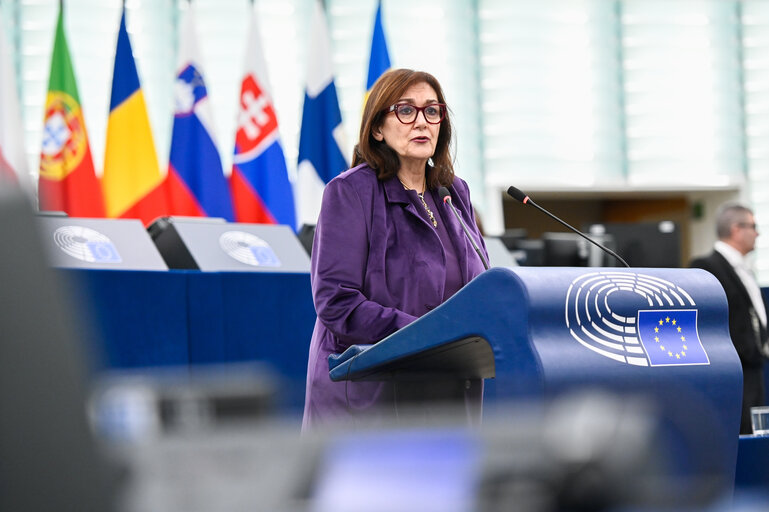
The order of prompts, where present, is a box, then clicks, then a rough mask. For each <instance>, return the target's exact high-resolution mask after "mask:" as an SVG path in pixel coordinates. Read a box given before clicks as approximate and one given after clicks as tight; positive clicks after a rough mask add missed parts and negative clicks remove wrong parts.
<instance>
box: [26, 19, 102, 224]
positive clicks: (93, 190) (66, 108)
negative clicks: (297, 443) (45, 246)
mask: <svg viewBox="0 0 769 512" xmlns="http://www.w3.org/2000/svg"><path fill="white" fill-rule="evenodd" d="M38 185H39V187H38V195H39V198H40V210H49V211H50V210H54V211H63V212H67V213H68V214H69V215H70V216H71V217H103V216H104V201H103V199H102V191H101V186H100V184H99V180H98V178H97V177H96V174H95V173H94V169H93V160H92V159H91V148H90V147H89V145H88V133H87V132H86V129H85V119H84V118H83V111H82V109H81V108H80V97H79V95H78V93H77V84H76V83H75V74H74V72H73V71H72V60H71V59H70V56H69V49H68V48H67V39H66V37H65V36H64V15H63V12H62V8H61V7H60V8H59V20H58V23H57V25H56V37H55V38H54V44H53V56H52V57H51V77H50V79H49V80H48V97H47V99H46V102H45V121H44V125H43V149H42V152H41V153H40V181H39V184H38Z"/></svg>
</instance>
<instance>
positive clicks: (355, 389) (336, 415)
mask: <svg viewBox="0 0 769 512" xmlns="http://www.w3.org/2000/svg"><path fill="white" fill-rule="evenodd" d="M449 191H450V192H451V197H452V201H453V203H454V205H455V206H456V207H457V209H458V210H459V212H460V214H461V215H462V218H463V220H464V221H465V224H467V226H468V229H470V231H471V233H472V235H473V237H474V238H475V240H476V243H478V245H479V246H480V247H481V248H482V249H483V250H484V252H485V248H486V246H485V244H484V243H483V239H482V237H481V236H480V234H479V232H478V230H477V228H476V224H475V216H474V213H473V209H472V206H471V204H470V193H469V190H468V188H467V184H466V183H465V182H464V181H462V180H461V179H459V178H455V179H454V184H453V185H452V186H451V187H449ZM428 193H429V194H433V198H434V200H435V203H436V204H437V206H438V207H439V208H443V207H444V205H443V204H442V202H441V200H440V198H439V197H438V194H437V192H436V191H432V190H431V191H429V192H428ZM435 213H436V216H437V215H438V212H435ZM439 218H440V217H439ZM442 220H443V221H444V222H445V223H446V228H447V231H448V233H449V236H450V237H451V238H452V242H453V243H454V245H455V246H456V247H458V248H461V249H460V250H459V251H458V252H459V254H457V257H458V260H459V264H460V269H461V271H462V278H463V282H464V283H465V284H466V283H468V282H469V281H470V280H471V279H472V278H473V277H475V276H476V275H478V274H480V273H481V272H483V263H482V262H481V261H480V259H479V258H478V255H477V254H476V253H475V250H474V249H473V247H472V245H471V244H470V242H469V241H468V240H467V238H466V237H465V234H464V233H463V231H462V226H461V225H460V223H459V221H458V220H457V219H456V218H455V217H454V216H453V214H449V215H446V214H444V215H442ZM445 265H446V256H445V253H444V249H443V244H442V243H441V241H440V238H439V237H438V234H437V233H436V231H435V229H434V228H433V226H432V225H431V224H429V223H428V222H427V221H426V220H425V219H424V218H423V217H422V216H421V215H420V212H419V211H417V209H416V206H415V205H414V204H412V202H411V201H410V200H409V196H408V195H407V192H406V190H404V188H403V186H402V185H401V183H400V182H399V181H398V179H397V178H395V177H393V178H392V179H389V180H386V181H379V180H377V178H376V173H375V172H374V170H373V169H371V168H370V167H369V166H367V165H365V164H364V165H359V166H357V167H354V168H352V169H350V170H348V171H346V172H344V173H342V174H340V175H339V176H337V177H336V178H334V179H333V180H332V181H331V182H330V183H329V184H328V185H326V188H325V191H324V193H323V202H322V206H321V211H320V217H319V218H318V224H317V227H316V231H315V240H314V242H313V249H312V268H311V275H310V279H311V282H312V293H313V300H314V302H315V311H316V312H317V314H318V318H317V320H316V322H315V330H314V331H313V335H312V341H311V343H310V356H309V364H308V368H307V390H306V395H305V405H304V420H303V428H308V427H311V426H316V425H319V424H322V423H323V422H328V421H339V420H343V419H345V418H349V417H350V416H351V415H352V414H354V412H355V411H359V410H364V409H368V408H370V407H371V406H373V405H375V404H376V403H377V402H378V401H381V400H384V399H386V396H387V393H388V390H389V385H388V384H386V383H380V382H332V381H331V379H330V378H329V375H328V372H329V370H328V356H329V355H330V354H333V353H340V352H343V351H344V350H345V349H346V348H347V347H349V346H350V345H355V344H371V343H376V342H377V341H379V340H381V339H382V338H385V337H386V336H388V335H390V334H392V333H394V332H395V331H397V330H398V329H400V328H401V327H404V326H406V325H408V324H409V323H411V322H413V321H414V320H416V319H417V318H419V317H420V316H422V315H424V314H425V313H427V312H428V311H430V310H431V309H433V308H435V307H437V306H438V305H439V304H440V303H441V301H442V298H443V291H444V290H443V289H444V283H445V278H446V269H445Z"/></svg>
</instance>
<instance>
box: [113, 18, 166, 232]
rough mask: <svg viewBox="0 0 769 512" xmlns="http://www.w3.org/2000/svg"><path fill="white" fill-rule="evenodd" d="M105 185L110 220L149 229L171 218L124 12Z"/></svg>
mask: <svg viewBox="0 0 769 512" xmlns="http://www.w3.org/2000/svg"><path fill="white" fill-rule="evenodd" d="M101 182H102V189H103V191H104V205H105V208H106V211H107V217H122V218H132V219H141V221H142V222H143V223H144V224H145V225H149V224H150V223H151V222H152V221H153V220H154V219H156V218H157V217H160V216H162V215H167V214H168V200H167V197H166V194H165V190H164V189H163V187H162V183H163V175H162V174H161V173H160V165H159V164H158V157H157V153H156V152H155V143H154V142H153V141H152V130H151V129H150V122H149V118H148V117H147V107H146V106H145V103H144V94H143V93H142V89H141V85H140V84H139V75H138V73H137V72H136V63H135V62H134V57H133V52H132V51H131V41H130V39H129V38H128V31H127V30H126V20H125V9H123V15H122V17H121V18H120V30H119V31H118V37H117V49H116V50H115V67H114V71H113V73H112V98H111V100H110V107H109V119H108V121H107V143H106V151H105V154H104V173H103V175H102V179H101Z"/></svg>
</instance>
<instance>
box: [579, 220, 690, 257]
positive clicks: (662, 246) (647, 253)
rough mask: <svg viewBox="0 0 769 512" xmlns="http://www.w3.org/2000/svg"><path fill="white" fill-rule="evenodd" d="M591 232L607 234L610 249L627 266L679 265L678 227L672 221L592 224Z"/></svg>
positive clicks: (679, 239) (679, 244)
mask: <svg viewBox="0 0 769 512" xmlns="http://www.w3.org/2000/svg"><path fill="white" fill-rule="evenodd" d="M588 231H589V233H590V235H591V236H593V235H610V236H611V237H612V238H613V239H614V244H613V245H614V247H613V250H614V251H615V252H616V253H617V254H619V255H620V256H621V257H622V258H624V259H625V261H627V262H628V265H630V266H631V267H653V268H659V267H662V268H678V267H680V266H681V230H680V229H679V226H678V225H677V224H676V223H675V222H672V221H662V222H632V223H624V222H622V223H620V222H617V223H601V224H592V225H591V226H590V227H589V229H588Z"/></svg>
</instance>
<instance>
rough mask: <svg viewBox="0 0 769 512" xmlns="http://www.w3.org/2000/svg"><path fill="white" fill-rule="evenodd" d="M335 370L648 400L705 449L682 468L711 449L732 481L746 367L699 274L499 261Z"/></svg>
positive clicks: (336, 362)
mask: <svg viewBox="0 0 769 512" xmlns="http://www.w3.org/2000/svg"><path fill="white" fill-rule="evenodd" d="M329 367H330V375H331V378H332V380H335V381H340V380H398V379H404V380H405V379H411V380H413V379H415V378H419V377H420V376H422V377H423V378H425V379H431V378H436V377H439V378H447V377H448V378H456V379H477V378H484V379H489V380H487V381H486V383H485V390H484V401H485V403H486V404H487V405H488V404H494V403H496V402H503V401H509V400H520V399H524V400H534V401H538V400H546V399H549V398H553V397H555V396H558V395H561V394H563V393H565V392H570V391H574V390H577V389H582V388H588V389H596V388H597V389H601V390H608V391H611V392H614V393H621V394H625V393H627V394H630V395H635V396H639V397H644V399H646V400H648V401H650V402H651V403H653V404H655V405H657V406H659V409H660V410H661V411H662V412H663V414H664V415H665V417H666V418H667V419H668V420H669V421H670V422H671V423H677V422H678V420H682V422H683V423H680V422H679V424H685V425H686V428H685V429H684V430H685V432H684V433H683V435H685V436H686V437H687V438H688V439H687V440H695V442H696V446H699V448H694V449H693V451H692V450H691V449H690V450H688V451H687V452H686V453H684V450H682V454H681V457H680V458H681V459H686V460H682V462H681V465H682V471H684V472H686V471H689V470H694V471H696V470H697V469H698V468H699V469H701V468H702V467H704V466H708V467H712V464H711V462H712V459H713V457H715V458H717V461H718V462H717V465H718V471H719V472H720V473H721V474H722V476H724V478H726V479H727V480H731V481H733V479H734V468H735V464H736V458H737V444H738V433H739V422H740V403H741V400H742V369H741V366H740V361H739V358H738V357H737V353H736V351H735V350H734V348H733V345H732V343H731V340H730V338H729V331H728V309H727V303H726V297H725V295H724V292H723V289H722V288H721V286H720V284H719V283H718V281H716V279H715V278H714V277H713V276H712V275H710V274H709V273H707V272H704V271H701V270H696V269H651V268H639V269H614V268H591V269H585V268H554V267H551V268H542V267H538V268H537V267H520V268H515V269H508V268H493V269H491V270H488V271H486V272H484V273H483V274H481V275H479V276H478V277H477V278H475V279H474V280H473V281H472V282H470V283H469V284H468V285H467V286H465V287H464V288H463V289H462V290H461V291H460V292H458V293H457V294H456V295H454V296H453V297H452V298H451V299H449V300H448V301H446V302H445V303H444V304H442V305H441V306H440V307H438V308H436V309H435V310H433V311H431V312H430V313H428V314H427V315H425V316H423V317H422V318H420V319H419V320H417V321H416V322H414V323H412V324H411V325H409V326H407V327H405V328H403V329H401V330H400V331H398V332H396V333H395V334H393V335H391V336H389V337H388V338H385V339H384V340H382V341H380V342H379V343H377V344H375V345H370V346H354V347H351V348H350V349H348V350H347V351H345V352H344V353H343V354H340V355H337V356H332V357H331V358H330V361H329ZM705 459H708V461H710V462H708V461H705Z"/></svg>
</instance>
